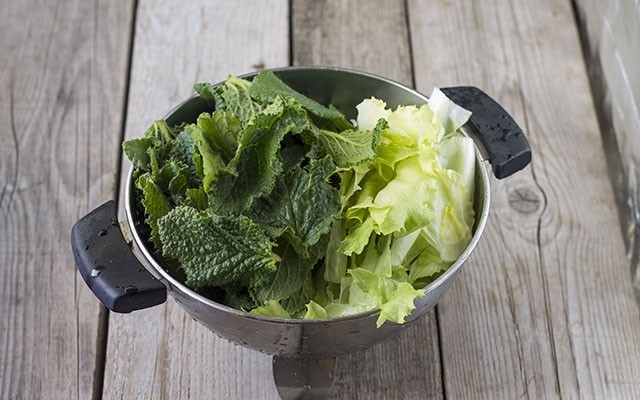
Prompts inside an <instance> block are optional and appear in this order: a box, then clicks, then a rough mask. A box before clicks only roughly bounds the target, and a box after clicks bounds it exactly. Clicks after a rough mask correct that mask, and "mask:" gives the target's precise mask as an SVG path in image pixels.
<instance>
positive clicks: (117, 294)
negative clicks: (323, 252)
mask: <svg viewBox="0 0 640 400" xmlns="http://www.w3.org/2000/svg"><path fill="white" fill-rule="evenodd" d="M273 72H274V73H275V74H276V75H277V76H278V77H279V78H280V79H282V80H283V81H284V82H285V83H287V84H288V85H290V86H291V87H292V88H294V89H296V90H298V91H299V92H301V93H303V94H305V95H307V96H308V97H310V98H312V99H314V100H316V101H318V102H320V103H322V104H333V105H334V106H336V107H337V108H338V109H340V110H341V111H343V112H344V113H345V114H346V116H347V117H348V118H355V106H356V105H357V104H358V103H359V102H360V101H362V100H363V99H365V98H369V97H371V96H375V97H377V98H380V99H382V100H384V101H386V102H387V104H388V105H389V106H390V107H396V106H398V105H407V104H415V105H421V104H425V103H426V102H427V100H428V99H427V97H425V96H424V95H422V94H420V93H418V92H416V91H415V90H412V89H410V88H408V87H405V86H403V85H401V84H398V83H396V82H393V81H391V80H388V79H385V78H381V77H378V76H374V75H371V74H367V73H363V72H357V71H351V70H345V69H338V68H312V67H292V68H282V69H276V70H274V71H273ZM253 75H255V74H249V75H245V76H244V77H245V78H248V79H251V77H252V76H253ZM443 91H444V92H445V93H446V94H447V95H448V96H449V97H450V98H452V99H453V100H454V101H455V102H457V103H458V104H460V105H462V106H463V107H465V108H468V109H470V110H471V111H472V112H473V113H474V114H473V116H472V119H471V121H470V122H469V123H468V124H467V125H465V126H464V127H463V128H462V131H463V133H465V134H467V135H469V136H471V137H473V138H474V140H476V144H477V146H476V147H477V151H476V185H475V187H476V190H475V202H474V209H475V215H476V220H475V226H474V231H473V237H472V239H471V242H470V243H469V245H468V246H467V248H466V250H465V251H464V252H463V253H462V255H461V256H460V257H459V258H458V260H457V261H456V262H455V263H454V264H453V265H452V266H451V267H450V268H449V269H448V270H447V271H446V272H445V273H443V274H442V275H441V276H439V277H438V278H437V279H436V280H435V281H433V282H432V283H430V284H429V285H428V286H427V287H426V288H425V289H424V292H425V296H424V297H423V298H421V299H418V300H416V308H415V310H414V311H413V313H412V314H411V315H410V316H409V317H407V319H406V322H405V324H404V325H401V324H395V323H389V322H387V323H385V324H384V325H383V326H382V327H380V328H376V319H377V315H376V314H377V312H376V311H370V312H365V313H360V314H355V315H350V316H346V317H340V318H331V319H320V320H301V319H281V318H270V317H264V316H259V315H253V314H249V313H246V312H243V311H239V310H236V309H233V308H230V307H227V306H225V305H223V304H220V303H217V302H215V301H213V300H211V299H209V298H207V297H204V296H202V295H200V294H198V293H196V292H194V291H193V290H191V289H189V288H188V287H186V286H185V285H183V284H182V283H180V282H179V281H178V280H176V279H175V278H174V277H172V276H171V275H170V274H169V273H168V272H167V271H166V270H165V269H164V268H162V266H161V265H160V264H159V263H158V262H157V261H156V260H155V259H154V257H153V255H152V252H151V251H150V250H149V248H148V244H147V242H146V240H145V239H144V235H143V234H142V232H141V229H140V227H141V226H143V218H142V217H143V216H140V215H136V212H135V210H136V207H135V204H136V203H135V201H136V199H135V197H134V196H135V191H134V190H133V187H134V186H133V179H132V170H129V172H128V176H127V185H126V189H127V190H126V193H125V196H126V201H125V209H126V224H123V225H125V226H126V228H127V230H128V231H129V232H128V233H130V235H131V242H130V246H128V245H127V244H126V241H125V239H124V237H123V235H122V232H121V231H120V228H119V224H117V223H114V222H116V219H115V218H116V217H115V215H116V206H115V203H114V202H108V203H105V204H104V205H103V206H101V207H99V208H98V209H96V210H94V211H93V212H92V213H90V214H88V215H87V216H85V217H84V218H83V219H81V220H80V221H78V223H77V224H76V225H75V226H74V228H73V230H72V247H73V251H74V255H75V257H76V263H77V265H78V269H79V270H80V272H81V274H82V276H83V277H84V279H85V281H86V282H87V284H88V285H89V287H91V289H92V290H93V291H94V293H95V294H96V296H97V297H98V298H99V299H100V300H101V301H102V302H103V303H104V304H105V305H106V306H107V307H109V308H110V309H112V310H113V311H118V312H129V311H133V310H136V309H140V308H145V307H149V306H152V305H156V304H159V303H162V302H164V300H165V298H166V293H169V294H170V295H172V296H173V298H174V299H175V301H176V302H177V303H179V304H180V306H181V307H182V308H183V309H184V310H185V311H187V312H188V313H189V314H191V315H192V316H193V318H195V319H196V320H197V321H199V322H200V323H202V324H203V325H205V326H206V327H207V328H209V329H210V330H211V331H213V332H215V333H216V334H218V335H219V336H221V337H223V338H226V339H228V340H230V341H232V342H234V343H237V344H239V345H242V346H245V347H248V348H251V349H254V350H257V351H261V352H264V353H268V354H272V355H275V356H276V358H275V359H274V360H275V363H274V376H275V378H276V383H277V384H278V388H279V390H280V392H281V394H282V395H283V396H285V397H287V396H290V395H295V396H298V395H299V394H300V393H307V394H306V396H307V397H308V398H311V397H313V396H314V395H319V394H321V393H322V390H323V388H325V389H326V387H327V386H328V385H330V383H331V378H330V373H331V370H332V368H333V367H334V366H335V361H334V360H335V356H336V355H339V354H343V353H347V352H352V351H355V350H362V349H365V348H367V347H369V346H372V345H374V344H376V343H379V342H381V341H383V340H385V339H387V338H389V337H390V336H392V335H394V334H396V333H398V332H400V331H401V330H402V329H403V328H404V327H406V326H408V325H410V324H412V323H413V322H414V321H415V320H416V319H418V318H419V317H420V316H422V315H424V314H425V313H426V312H427V311H429V310H431V309H432V308H433V307H434V306H435V305H436V304H437V303H438V301H439V300H440V298H441V297H442V295H443V294H444V293H445V292H446V291H447V290H448V289H449V287H450V286H451V284H452V283H453V280H454V279H455V277H456V276H457V275H458V274H459V273H460V271H461V269H462V265H463V264H464V262H465V260H466V259H467V258H468V257H469V255H470V254H471V252H472V251H473V249H474V248H475V246H476V245H477V243H478V241H479V239H480V237H481V235H482V232H483V230H484V227H485V224H486V221H487V217H488V214H489V203H490V189H489V174H488V172H487V169H486V168H485V164H486V161H490V162H491V163H492V164H493V170H494V174H496V175H497V176H498V177H499V178H502V177H505V176H507V175H510V174H511V173H513V172H515V171H517V170H519V169H521V168H523V167H524V166H526V165H527V164H528V162H529V160H530V158H531V154H530V150H529V146H528V143H527V142H526V139H525V138H524V135H523V134H522V131H521V130H520V128H519V127H518V126H517V124H516V123H515V121H513V119H512V118H511V117H510V116H509V115H508V114H507V113H506V111H504V109H502V107H500V106H499V105H498V104H497V103H495V102H494V101H493V100H491V99H490V98H489V96H487V95H486V94H484V93H483V92H482V91H480V90H479V89H477V88H473V87H462V88H447V89H443ZM211 108H212V105H211V104H210V103H208V102H206V101H205V100H203V99H201V98H200V97H198V96H197V95H196V96H192V97H191V98H189V99H187V100H185V101H184V102H183V103H181V104H180V105H178V106H177V107H176V108H175V109H174V110H172V111H171V112H170V113H169V114H168V115H167V117H166V118H165V119H166V120H167V122H168V124H169V125H172V124H178V123H181V122H195V120H196V118H197V116H198V115H199V114H200V113H201V112H204V111H211ZM105 232H106V233H105ZM125 233H127V232H125ZM133 255H135V257H134V256H133ZM140 264H142V265H144V267H145V268H144V269H142V268H140V267H139V266H140ZM96 265H100V266H103V268H101V269H100V270H98V272H97V273H96V269H95V266H96ZM147 271H148V272H147ZM149 273H150V275H149ZM293 369H303V370H306V372H307V373H300V374H291V373H290V372H292V370H293ZM298 372H300V371H298ZM304 376H306V378H301V377H304ZM296 398H297V397H296Z"/></svg>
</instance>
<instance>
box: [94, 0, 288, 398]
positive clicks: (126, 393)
mask: <svg viewBox="0 0 640 400" xmlns="http://www.w3.org/2000/svg"><path fill="white" fill-rule="evenodd" d="M287 6H288V3H287V0H269V1H260V2H255V1H251V0H243V1H223V0H218V1H207V0H200V1H187V2H185V1H179V0H173V1H166V2H162V4H158V3H157V2H153V1H145V0H143V1H140V3H139V8H138V14H137V20H136V29H135V43H134V52H133V65H132V72H131V85H130V92H129V107H128V111H127V123H126V136H127V138H133V137H139V136H141V135H143V133H144V131H145V129H146V128H147V126H148V125H150V124H151V123H152V122H153V121H154V120H155V119H158V118H161V117H163V116H164V114H165V113H166V112H168V111H169V110H170V109H171V108H173V107H174V106H175V105H176V104H178V103H179V102H180V101H182V100H183V99H185V98H186V97H188V96H189V95H190V94H191V93H193V90H192V88H191V85H192V84H193V83H194V82H196V81H212V82H216V81H220V80H224V79H225V78H226V77H227V75H228V74H242V73H245V72H250V71H253V70H256V69H259V68H263V67H266V68H274V67H279V66H283V65H287V64H288V62H289V51H288V47H289V46H288V43H289V38H288V7H287ZM128 165H129V164H128V162H125V167H124V168H128ZM123 171H126V169H124V170H123ZM105 368H106V369H105V384H104V397H103V398H104V399H105V400H106V399H122V398H124V399H181V398H182V399H187V398H194V399H204V398H212V399H277V398H278V394H277V392H276V389H275V386H274V385H273V378H272V376H271V358H270V357H269V356H266V355H263V354H260V353H258V352H254V351H252V350H248V349H245V348H242V347H240V346H236V345H233V344H231V343H228V342H227V341H225V340H222V339H220V338H218V337H217V336H215V335H214V334H212V333H211V332H210V331H209V330H207V329H206V328H204V327H203V326H201V325H200V324H197V323H196V322H194V321H193V320H192V319H191V318H190V317H189V315H188V314H187V313H186V312H184V311H183V310H182V308H180V307H179V306H178V304H176V303H175V302H174V301H173V299H171V298H169V299H168V301H167V303H166V304H165V305H163V306H160V307H156V308H154V309H149V310H144V311H139V312H136V313H133V314H132V315H119V314H111V316H110V320H109V340H108V348H107V356H106V367H105Z"/></svg>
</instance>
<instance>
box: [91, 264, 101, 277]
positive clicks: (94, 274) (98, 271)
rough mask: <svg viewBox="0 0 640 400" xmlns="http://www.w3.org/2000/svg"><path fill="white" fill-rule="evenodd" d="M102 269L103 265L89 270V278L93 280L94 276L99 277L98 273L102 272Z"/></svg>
mask: <svg viewBox="0 0 640 400" xmlns="http://www.w3.org/2000/svg"><path fill="white" fill-rule="evenodd" d="M103 269H104V265H96V266H95V267H93V269H92V270H91V277H92V278H95V277H96V276H98V275H100V272H102V270H103Z"/></svg>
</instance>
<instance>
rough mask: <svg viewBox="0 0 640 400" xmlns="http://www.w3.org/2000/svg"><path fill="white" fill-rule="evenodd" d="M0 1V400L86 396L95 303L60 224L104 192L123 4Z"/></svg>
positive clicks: (112, 152)
mask: <svg viewBox="0 0 640 400" xmlns="http://www.w3.org/2000/svg"><path fill="white" fill-rule="evenodd" d="M1 9H2V12H1V13H0V37H2V40H1V41H0V53H1V54H2V56H1V57H0V125H2V126H3V129H2V130H1V131H0V140H1V142H2V144H1V145H0V218H1V223H0V265H1V267H0V398H3V399H45V398H48V399H90V398H92V396H93V395H94V393H93V390H94V384H97V385H96V387H98V386H99V383H98V382H95V381H94V374H95V372H96V371H95V369H96V353H97V351H99V348H100V347H99V346H98V342H97V338H98V333H99V313H100V308H99V303H98V302H97V301H95V298H94V296H93V295H92V294H91V293H90V291H89V289H87V287H86V285H85V284H84V282H83V281H82V278H80V275H79V274H78V273H77V272H76V268H75V265H74V261H73V256H72V253H71V249H70V246H69V231H70V229H71V226H72V224H73V223H74V222H75V221H76V220H77V219H78V218H80V217H81V216H83V215H84V214H85V213H86V212H88V211H89V210H91V209H93V208H95V207H97V206H98V205H99V204H101V203H102V202H104V201H106V200H108V199H109V198H113V197H114V196H115V190H114V189H115V187H116V186H115V183H116V171H117V163H118V153H119V150H118V148H119V144H120V143H119V142H120V132H121V130H122V112H123V102H124V95H125V82H126V76H127V62H128V45H129V40H130V33H131V31H130V28H131V16H132V11H133V7H132V2H129V1H121V2H118V3H117V4H116V3H115V2H86V1H79V0H78V1H75V0H69V1H59V2H48V1H20V2H3V3H2V6H1ZM98 378H99V376H98Z"/></svg>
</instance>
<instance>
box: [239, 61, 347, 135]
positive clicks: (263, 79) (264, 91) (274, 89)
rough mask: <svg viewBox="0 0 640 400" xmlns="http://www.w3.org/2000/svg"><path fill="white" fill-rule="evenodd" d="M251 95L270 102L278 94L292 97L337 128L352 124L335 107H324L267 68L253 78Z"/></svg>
mask: <svg viewBox="0 0 640 400" xmlns="http://www.w3.org/2000/svg"><path fill="white" fill-rule="evenodd" d="M249 93H250V94H251V96H252V97H253V98H255V99H257V100H258V101H261V102H271V101H273V99H275V98H276V97H278V96H285V97H292V98H294V99H296V100H297V101H298V102H299V103H300V104H302V106H303V107H304V108H305V110H307V111H308V112H309V113H311V114H312V115H314V116H316V117H318V118H320V119H326V120H329V121H331V123H333V125H334V126H335V127H336V128H337V129H338V130H344V129H350V128H353V126H352V125H351V124H350V123H349V121H347V119H346V118H345V117H344V115H343V114H342V113H341V112H340V111H338V110H336V109H335V108H329V107H325V106H323V105H322V104H320V103H318V102H316V101H314V100H312V99H310V98H308V97H307V96H305V95H303V94H300V93H298V92H296V91H295V90H293V89H292V88H290V87H289V86H287V85H286V84H285V83H284V82H282V81H281V80H280V79H279V78H278V77H277V76H275V74H274V73H273V72H271V71H269V70H265V71H262V72H260V73H259V74H258V75H256V77H255V78H253V82H252V84H251V86H250V87H249Z"/></svg>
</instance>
